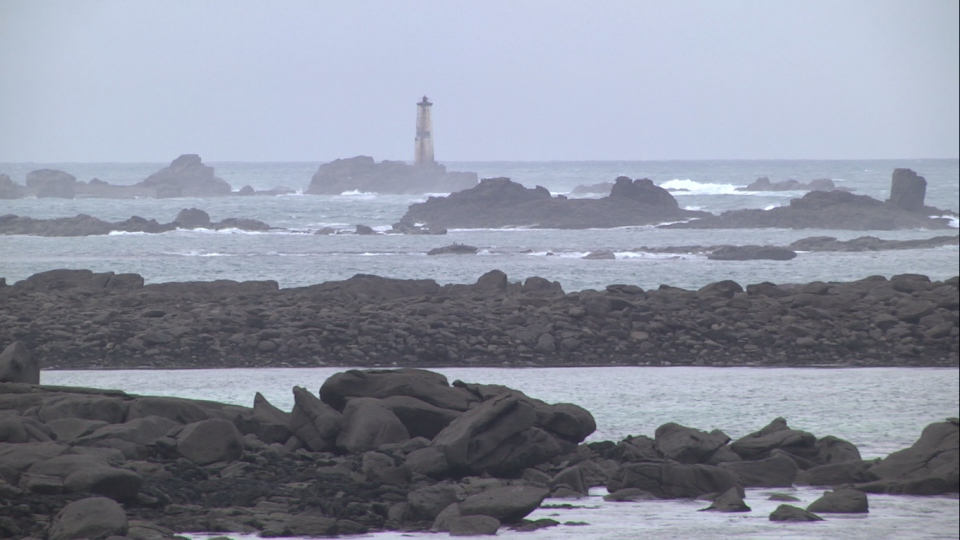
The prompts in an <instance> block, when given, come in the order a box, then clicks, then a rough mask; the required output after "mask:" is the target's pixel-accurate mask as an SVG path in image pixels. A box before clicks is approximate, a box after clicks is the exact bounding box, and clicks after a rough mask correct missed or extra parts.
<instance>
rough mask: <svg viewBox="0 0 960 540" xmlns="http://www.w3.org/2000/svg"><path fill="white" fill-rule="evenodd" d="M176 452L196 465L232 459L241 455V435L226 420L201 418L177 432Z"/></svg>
mask: <svg viewBox="0 0 960 540" xmlns="http://www.w3.org/2000/svg"><path fill="white" fill-rule="evenodd" d="M177 453H178V454H180V455H181V456H183V457H185V458H187V459H189V460H190V461H192V462H194V463H196V464H197V465H209V464H210V463H216V462H218V461H233V460H235V459H239V458H240V456H242V455H243V435H241V434H240V431H238V430H237V427H236V426H234V425H233V423H232V422H229V421H227V420H222V419H219V418H214V419H212V420H203V421H202V422H196V423H193V424H189V425H187V426H186V427H184V428H183V430H182V431H180V433H178V434H177Z"/></svg>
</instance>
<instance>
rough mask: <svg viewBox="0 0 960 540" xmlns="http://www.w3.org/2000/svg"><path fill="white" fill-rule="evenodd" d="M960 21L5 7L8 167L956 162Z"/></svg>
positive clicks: (661, 4)
mask: <svg viewBox="0 0 960 540" xmlns="http://www.w3.org/2000/svg"><path fill="white" fill-rule="evenodd" d="M958 19H960V14H958V3H957V2H956V1H955V0H909V1H908V0H902V1H887V0H863V1H860V0H827V1H819V0H802V1H789V0H780V1H768V0H763V1H750V0H741V1H722V2H721V1H712V0H711V1H682V2H673V1H669V2H668V1H663V0H658V1H640V0H635V1H624V2H615V1H606V2H595V1H583V2H567V1H558V0H543V1H491V0H484V1H482V2H460V1H436V2H399V1H382V2H378V1H349V2H339V1H279V2H266V1H264V2H243V1H237V0H229V1H203V2H198V1H160V2H148V1H129V0H121V1H97V0H88V1H83V2H75V1H62V2H54V1H46V0H23V1H21V0H0V162H11V161H13V162H21V161H35V162H55V161H86V162H95V161H119V162H125V161H152V162H162V161H169V160H171V159H173V158H174V157H176V156H177V155H179V154H181V153H199V154H200V155H201V156H202V157H203V158H204V160H206V161H226V160H234V161H326V160H332V159H335V158H338V157H350V156H354V155H358V154H366V155H372V156H374V157H375V158H376V159H378V160H380V159H405V160H410V159H412V154H413V139H414V120H415V115H416V110H415V109H416V108H415V103H416V102H417V101H418V100H419V99H420V97H421V96H422V95H424V94H426V95H428V96H429V97H430V99H431V100H432V101H433V102H434V103H435V105H434V107H433V115H434V118H433V123H434V131H435V147H436V154H437V159H439V160H441V161H453V160H609V159H725V158H726V159H770V158H777V159H781V158H782V159H793V158H809V159H821V158H823V159H855V158H920V157H951V158H956V157H957V156H958V153H960V151H958V147H960V123H958V118H960V105H958V104H960V57H958V50H960V38H958Z"/></svg>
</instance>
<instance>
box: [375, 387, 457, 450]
mask: <svg viewBox="0 0 960 540" xmlns="http://www.w3.org/2000/svg"><path fill="white" fill-rule="evenodd" d="M381 402H382V403H384V404H385V405H386V406H387V407H389V408H390V410H391V411H393V414H395V415H396V416H397V418H399V419H400V422H402V423H403V425H404V426H405V427H406V429H407V432H409V434H410V437H425V438H427V439H433V438H434V437H436V436H437V434H438V433H440V432H441V431H443V428H445V427H447V426H448V425H450V422H453V421H454V420H456V419H457V418H460V416H461V415H462V414H463V413H461V412H460V411H454V410H451V409H443V408H441V407H436V406H434V405H431V404H429V403H427V402H425V401H422V400H419V399H417V398H412V397H409V396H390V397H388V398H384V399H382V400H381Z"/></svg>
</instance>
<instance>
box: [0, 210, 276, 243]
mask: <svg viewBox="0 0 960 540" xmlns="http://www.w3.org/2000/svg"><path fill="white" fill-rule="evenodd" d="M200 228H202V229H215V230H221V229H240V230H244V231H267V230H270V228H271V227H270V225H267V224H266V223H264V222H262V221H259V220H256V219H247V218H226V219H222V220H220V221H218V222H212V221H210V215H209V214H207V213H206V212H204V211H203V210H199V209H197V208H187V209H184V210H181V211H180V213H179V214H177V218H176V219H175V220H174V221H172V222H170V223H159V222H157V220H155V219H145V218H142V217H140V216H132V217H131V218H130V219H126V220H124V221H117V222H112V223H111V222H109V221H103V220H102V219H98V218H95V217H93V216H90V215H87V214H77V215H76V216H74V217H71V218H53V219H34V218H30V217H21V216H15V215H13V214H6V215H2V216H0V234H24V235H32V236H91V235H101V234H110V233H111V232H114V231H122V232H144V233H163V232H168V231H172V230H175V229H200Z"/></svg>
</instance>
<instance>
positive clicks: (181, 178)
mask: <svg viewBox="0 0 960 540" xmlns="http://www.w3.org/2000/svg"><path fill="white" fill-rule="evenodd" d="M138 185H141V186H143V187H145V188H148V189H153V190H154V196H155V197H157V198H158V199H159V198H167V197H222V196H224V195H230V192H231V190H230V184H228V183H226V182H225V181H224V180H223V179H222V178H218V177H216V176H214V171H213V167H208V166H206V165H204V164H203V163H201V162H200V156H198V155H196V154H184V155H182V156H180V157H178V158H177V159H175V160H173V161H172V162H171V163H170V166H168V167H165V168H163V169H160V170H159V171H157V172H155V173H154V174H151V175H150V176H148V177H147V179H146V180H144V181H143V182H140V184H138Z"/></svg>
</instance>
